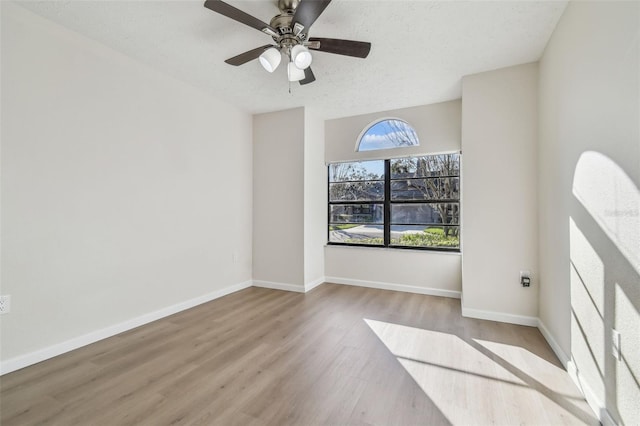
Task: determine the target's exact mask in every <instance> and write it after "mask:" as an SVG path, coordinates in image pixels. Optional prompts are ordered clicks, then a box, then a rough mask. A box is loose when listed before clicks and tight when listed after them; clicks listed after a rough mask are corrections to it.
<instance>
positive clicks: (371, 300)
mask: <svg viewBox="0 0 640 426" xmlns="http://www.w3.org/2000/svg"><path fill="white" fill-rule="evenodd" d="M0 423H1V424H2V425H3V426H13V425H20V426H28V425H43V424H55V425H65V426H66V425H87V424H91V425H109V426H113V425H116V426H119V425H154V426H156V425H168V424H181V425H255V426H271V425H278V426H280V425H305V426H307V425H363V426H373V425H418V424H423V425H424V424H428V425H441V424H442V425H449V424H566V425H574V424H597V420H596V419H595V417H594V416H593V414H592V413H591V411H590V410H589V408H588V406H587V404H586V402H585V401H584V399H583V398H582V397H581V395H580V392H579V390H578V389H577V388H576V387H575V385H573V383H572V381H571V380H570V378H569V377H568V375H567V374H566V372H564V371H563V370H562V367H561V365H560V363H559V361H558V360H557V358H556V357H555V355H554V354H553V352H552V351H551V349H550V348H549V346H548V345H547V344H546V342H545V340H544V338H543V337H542V335H541V334H540V332H539V331H538V330H537V329H535V328H531V327H522V326H515V325H510V324H502V323H495V322H492V321H482V320H475V319H469V318H463V317H462V316H461V308H460V301H459V300H456V299H448V298H441V297H433V296H425V295H418V294H410V293H403V292H394V291H386V290H376V289H370V288H362V287H351V286H342V285H336V284H328V283H325V284H323V285H321V286H318V287H316V288H315V289H314V290H313V291H312V292H309V293H307V294H300V293H292V292H285V291H278V290H270V289H264V288H248V289H245V290H242V291H239V292H236V293H233V294H230V295H227V296H225V297H223V298H220V299H217V300H215V301H213V302H210V303H206V304H203V305H200V306H197V307H195V308H192V309H189V310H187V311H184V312H180V313H178V314H175V315H172V316H169V317H167V318H164V319H162V320H159V321H156V322H153V323H150V324H147V325H145V326H142V327H138V328H136V329H134V330H130V331H127V332H125V333H122V334H120V335H118V336H114V337H112V338H109V339H105V340H103V341H100V342H97V343H95V344H93V345H89V346H87V347H84V348H81V349H78V350H76V351H73V352H70V353H67V354H64V355H61V356H59V357H56V358H54V359H51V360H48V361H45V362H42V363H39V364H36V365H34V366H31V367H28V368H25V369H22V370H19V371H16V372H13V373H10V374H7V375H5V376H3V377H2V378H1V379H0Z"/></svg>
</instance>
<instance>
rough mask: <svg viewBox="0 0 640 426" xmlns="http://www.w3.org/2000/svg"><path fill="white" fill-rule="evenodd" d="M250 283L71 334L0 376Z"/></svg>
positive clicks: (4, 367) (12, 362) (0, 368)
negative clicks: (103, 326)
mask: <svg viewBox="0 0 640 426" xmlns="http://www.w3.org/2000/svg"><path fill="white" fill-rule="evenodd" d="M251 284H252V282H251V281H245V282H243V283H239V284H235V285H232V286H229V287H225V288H223V289H221V290H216V291H214V292H211V293H208V294H205V295H203V296H200V297H196V298H193V299H190V300H186V301H184V302H180V303H177V304H175V305H172V306H167V307H166V308H162V309H159V310H157V311H155V312H149V313H147V314H144V315H141V316H139V317H136V318H132V319H130V320H127V321H124V322H121V323H119V324H115V325H112V326H109V327H105V328H102V329H100V330H96V331H92V332H90V333H87V334H84V335H82V336H78V337H74V338H73V339H70V340H67V341H64V342H61V343H57V344H55V345H52V346H49V347H46V348H42V349H38V350H37V351H34V352H31V353H28V354H25V355H20V356H17V357H15V358H11V359H8V360H6V361H3V362H2V363H1V364H0V375H3V374H7V373H11V372H12V371H16V370H19V369H21V368H24V367H28V366H30V365H33V364H36V363H38V362H41V361H44V360H46V359H50V358H53V357H56V356H58V355H62V354H64V353H66V352H70V351H72V350H74V349H78V348H81V347H83V346H87V345H90V344H91V343H95V342H97V341H99V340H102V339H106V338H108V337H112V336H115V335H116V334H120V333H123V332H125V331H128V330H131V329H134V328H136V327H140V326H141V325H144V324H148V323H150V322H153V321H156V320H159V319H161V318H164V317H168V316H169V315H173V314H176V313H178V312H181V311H184V310H186V309H189V308H193V307H194V306H198V305H201V304H203V303H206V302H210V301H212V300H215V299H218V298H220V297H222V296H226V295H228V294H231V293H235V292H236V291H240V290H243V289H245V288H248V287H251Z"/></svg>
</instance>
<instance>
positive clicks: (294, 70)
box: [287, 62, 304, 81]
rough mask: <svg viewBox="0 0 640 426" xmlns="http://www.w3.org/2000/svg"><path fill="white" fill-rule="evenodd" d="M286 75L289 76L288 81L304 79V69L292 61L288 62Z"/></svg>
mask: <svg viewBox="0 0 640 426" xmlns="http://www.w3.org/2000/svg"><path fill="white" fill-rule="evenodd" d="M287 75H288V77H289V81H300V80H304V70H301V69H300V68H298V67H297V66H296V64H294V63H293V62H289V67H288V68H287Z"/></svg>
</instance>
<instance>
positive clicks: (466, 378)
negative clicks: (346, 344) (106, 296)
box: [364, 319, 584, 425]
mask: <svg viewBox="0 0 640 426" xmlns="http://www.w3.org/2000/svg"><path fill="white" fill-rule="evenodd" d="M364 321H365V322H366V323H367V325H368V326H369V327H370V328H371V330H372V331H373V332H374V333H375V334H376V335H377V336H378V338H379V339H380V340H381V341H382V342H383V343H384V344H385V346H386V347H387V348H388V349H389V351H391V353H392V354H393V355H394V356H395V357H396V358H397V360H398V362H399V363H400V364H401V365H402V366H403V367H404V369H405V370H406V371H407V372H408V373H409V374H410V375H411V377H412V378H413V379H414V380H415V382H416V383H417V384H418V385H419V386H420V388H421V389H422V390H423V391H424V392H425V394H426V395H427V396H428V397H429V398H430V399H431V400H432V401H433V402H434V403H435V404H436V405H437V406H438V408H439V409H440V410H441V411H442V413H443V414H444V415H445V416H446V417H447V418H448V419H449V420H450V421H451V423H452V424H454V425H464V424H523V423H530V422H532V421H534V422H535V423H544V424H551V423H553V420H557V419H558V418H559V417H561V418H563V422H566V423H569V424H571V423H582V422H580V420H579V419H578V418H576V417H575V416H574V415H573V414H572V413H575V414H577V415H578V416H579V417H582V416H581V415H582V414H584V413H583V412H581V410H580V408H578V407H575V406H574V404H573V403H572V400H581V396H580V394H579V391H578V390H577V389H575V387H573V388H572V387H571V386H572V385H571V383H570V380H568V376H567V377H564V376H566V372H564V371H563V370H562V369H560V368H558V367H557V366H555V365H553V364H551V363H549V362H547V361H546V360H543V359H541V358H539V357H538V356H536V355H535V354H533V353H531V352H529V351H527V350H526V349H524V348H521V347H518V346H513V345H507V344H502V343H496V342H490V341H485V340H475V339H470V340H469V341H465V340H463V339H462V338H460V337H459V336H456V335H455V334H448V333H442V332H437V331H431V330H424V329H420V328H414V327H408V326H404V325H398V324H392V323H387V322H382V321H376V320H371V319H365V320H364ZM534 369H535V370H534ZM534 371H535V373H534ZM541 371H542V374H540V372H541ZM532 374H535V378H534V377H532ZM560 375H564V376H560ZM558 377H562V378H563V380H559V381H558ZM547 382H549V383H552V384H551V385H548V386H549V387H548V386H547V385H546V384H544V385H543V384H542V383H547ZM556 382H557V383H556ZM548 395H551V398H549V397H548ZM496 401H501V402H503V403H504V405H503V406H502V407H507V409H504V408H500V409H499V410H498V409H496V408H495V407H496V406H497V405H498V404H496V403H495V402H496ZM523 401H526V403H524V404H523ZM501 405H502V404H501ZM549 410H551V411H552V412H553V415H551V414H549V416H547V412H548V411H549Z"/></svg>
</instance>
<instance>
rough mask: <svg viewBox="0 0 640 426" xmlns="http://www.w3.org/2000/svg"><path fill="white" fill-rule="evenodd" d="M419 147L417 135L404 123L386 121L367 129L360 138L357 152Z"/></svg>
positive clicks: (391, 120) (400, 121)
mask: <svg viewBox="0 0 640 426" xmlns="http://www.w3.org/2000/svg"><path fill="white" fill-rule="evenodd" d="M416 145H420V141H418V135H417V134H416V131H415V130H413V127H411V126H410V125H409V124H408V123H407V122H406V121H403V120H397V119H386V120H381V121H378V122H377V123H375V124H374V125H373V126H371V127H369V128H368V129H367V131H366V132H365V133H364V135H362V138H360V143H359V144H358V151H374V150H377V149H389V148H398V147H402V146H416Z"/></svg>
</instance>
